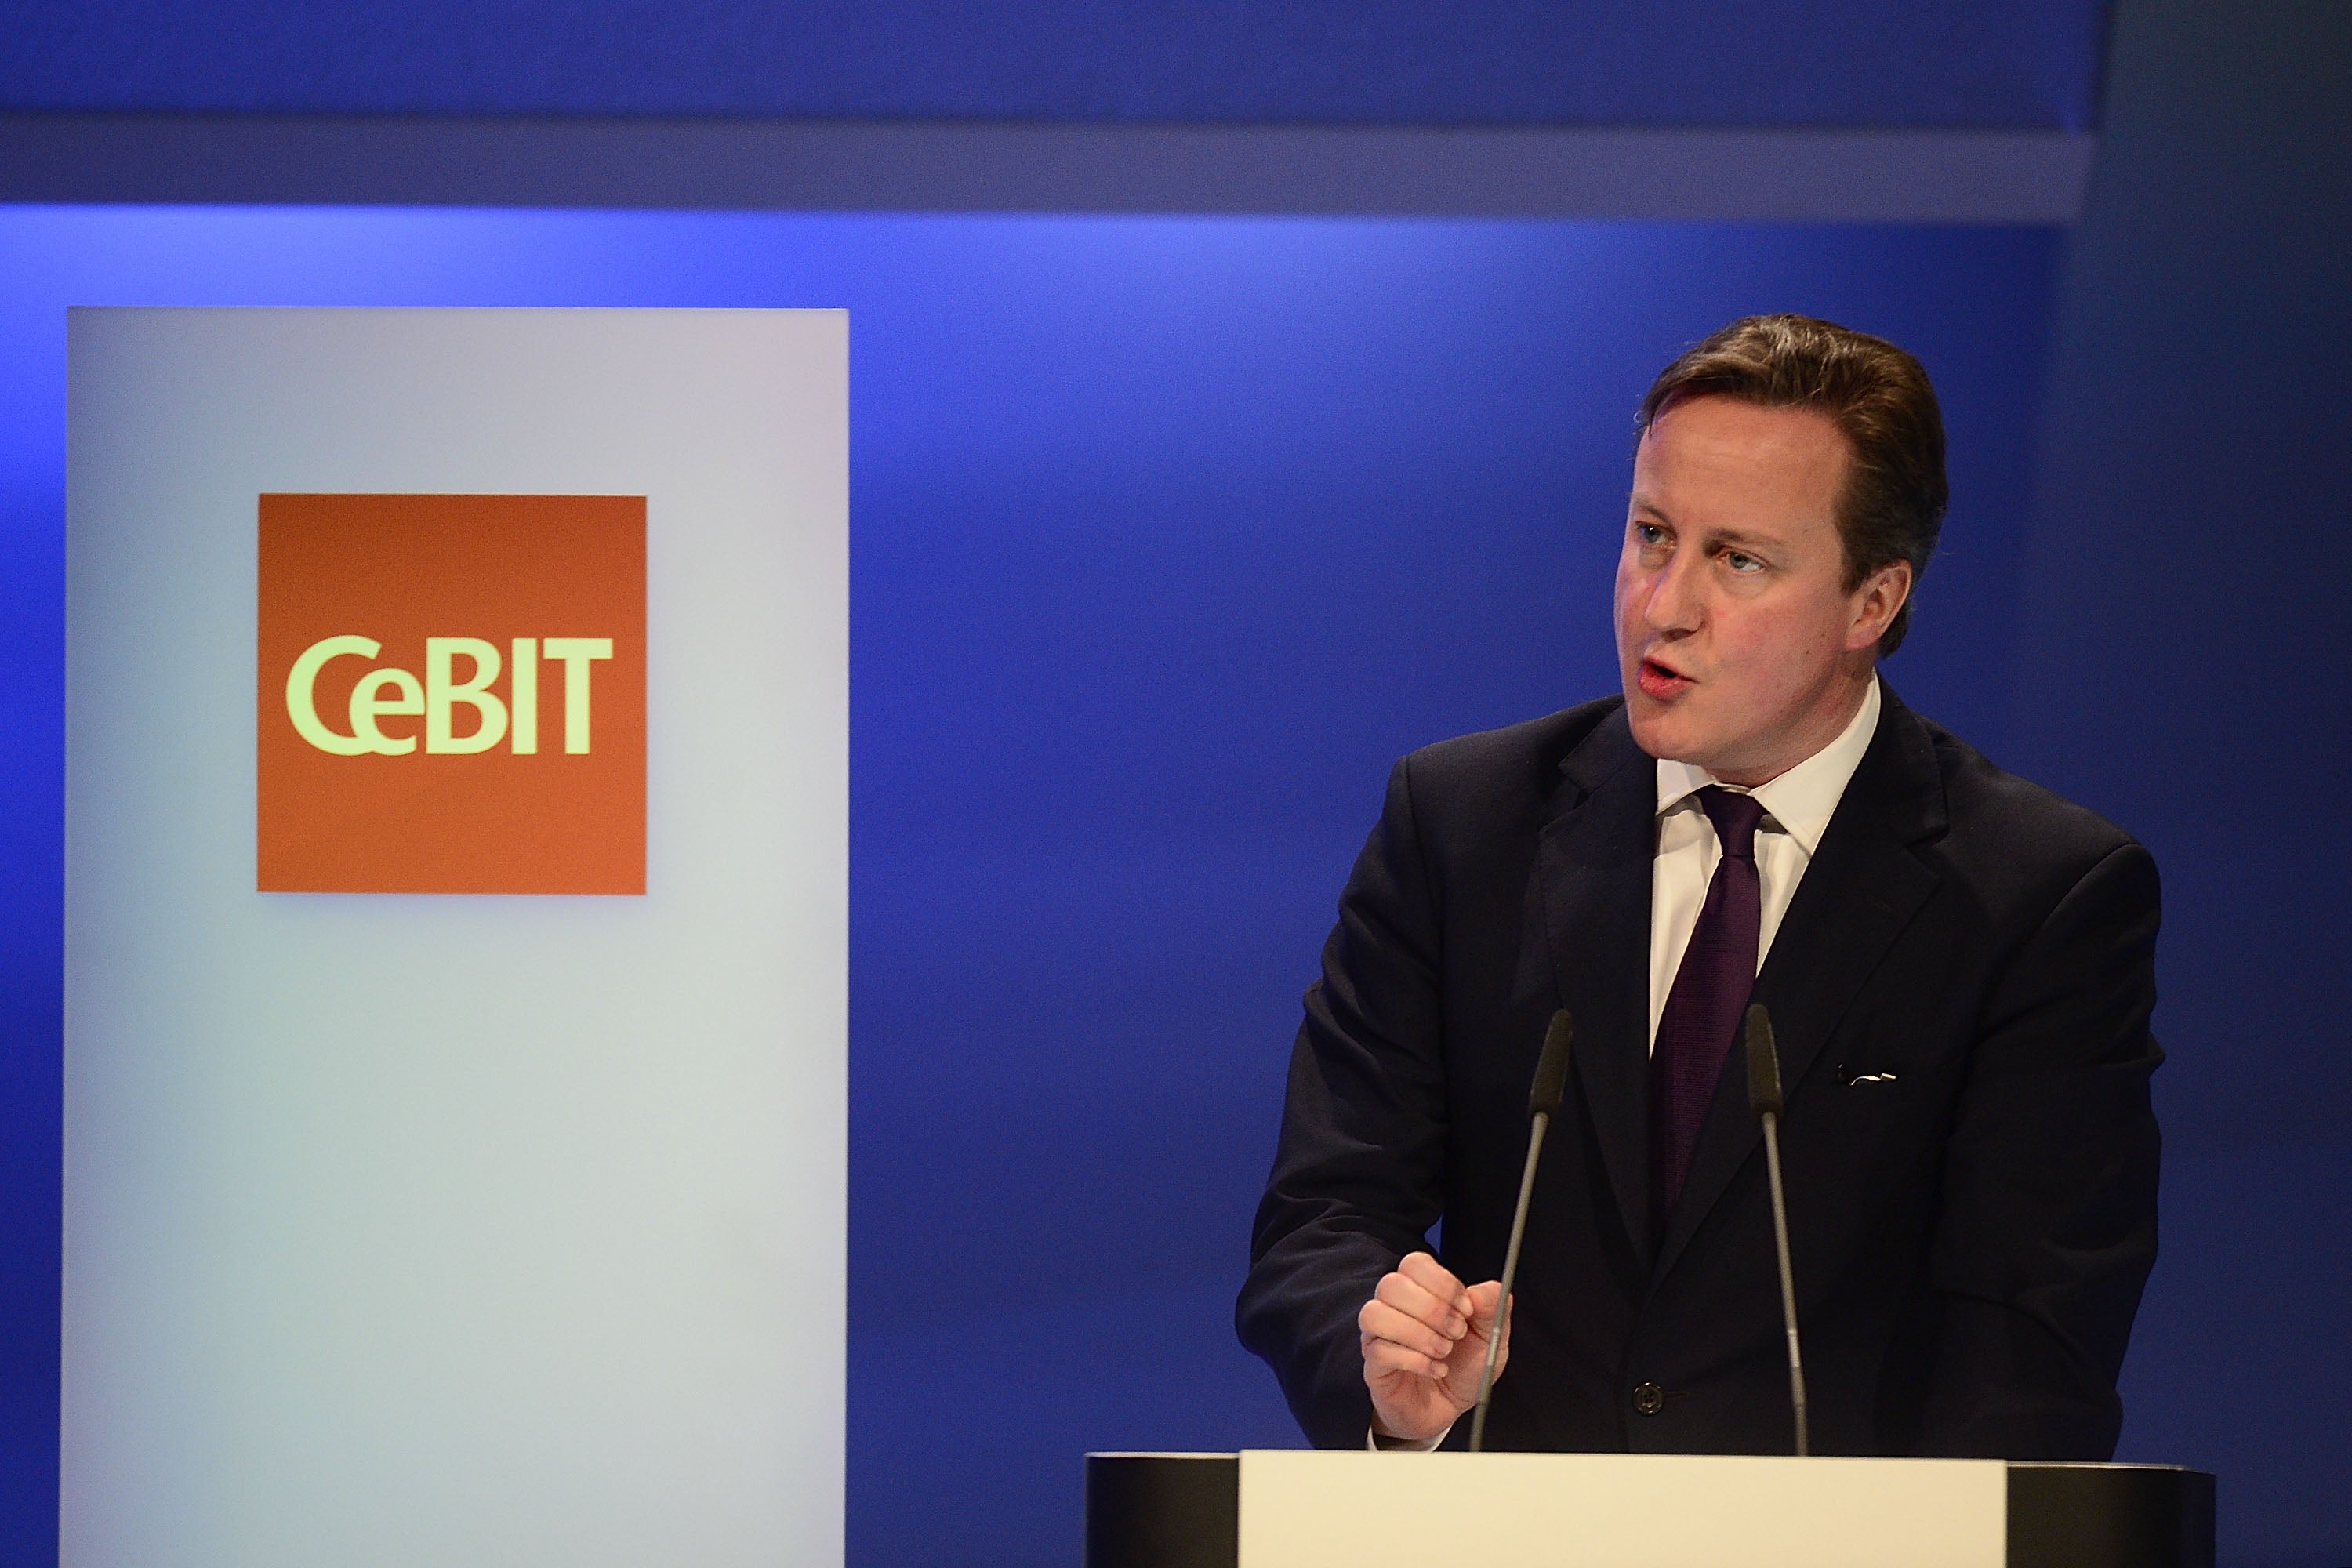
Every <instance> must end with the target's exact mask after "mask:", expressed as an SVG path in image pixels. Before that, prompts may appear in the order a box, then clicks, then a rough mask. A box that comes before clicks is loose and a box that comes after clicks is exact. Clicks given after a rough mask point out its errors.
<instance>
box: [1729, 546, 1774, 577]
mask: <svg viewBox="0 0 2352 1568" xmlns="http://www.w3.org/2000/svg"><path fill="white" fill-rule="evenodd" d="M1723 559H1724V561H1725V563H1727V565H1729V566H1730V568H1731V569H1732V570H1733V571H1734V572H1761V571H1763V570H1764V563H1762V562H1761V561H1759V560H1757V559H1756V557H1754V556H1753V555H1746V554H1742V553H1741V552H1738V551H1737V550H1727V551H1725V552H1723Z"/></svg>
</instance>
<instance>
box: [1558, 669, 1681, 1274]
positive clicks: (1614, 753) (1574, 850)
mask: <svg viewBox="0 0 2352 1568" xmlns="http://www.w3.org/2000/svg"><path fill="white" fill-rule="evenodd" d="M1657 801H1658V792H1657V772H1656V769H1655V768H1654V766H1653V765H1652V763H1651V760H1650V758H1649V757H1647V756H1645V755H1643V752H1642V751H1641V749H1640V748H1639V747H1637V746H1635V745H1634V744H1633V733H1632V731H1630V730H1629V729H1628V727H1627V725H1626V722H1625V713H1624V710H1622V708H1621V709H1619V710H1617V711H1616V712H1614V713H1612V714H1611V715H1610V716H1609V718H1608V719H1606V720H1604V721H1602V722H1601V725H1600V726H1599V727H1598V728H1596V729H1595V730H1594V731H1592V733H1591V734H1590V735H1588V736H1587V737H1586V738H1585V739H1584V741H1583V742H1581V743H1580V744H1579V745H1578V746H1577V748H1576V749H1575V750H1574V751H1573V752H1570V753H1569V755H1568V758H1567V760H1566V761H1564V762H1563V763H1561V764H1560V782H1559V786H1558V789H1557V793H1556V794H1555V795H1554V797H1553V800H1552V802H1551V805H1552V816H1551V818H1550V819H1549V821H1548V822H1547V823H1546V824H1545V826H1544V828H1543V832H1542V835H1541V837H1540V839H1539V840H1538V876H1539V877H1540V879H1541V881H1542V887H1543V899H1544V925H1545V936H1546V938H1547V940H1548V942H1549V947H1550V951H1551V963H1552V972H1553V976H1554V980H1555V984H1557V985H1558V987H1559V997H1560V1005H1562V1006H1564V1007H1566V1008H1567V1009H1568V1011H1569V1016H1570V1017H1571V1018H1573V1019H1574V1020H1575V1023H1576V1043H1575V1045H1574V1047H1572V1050H1571V1057H1572V1058H1573V1061H1574V1064H1575V1070H1576V1077H1577V1082H1578V1085H1579V1087H1580V1089H1581V1091H1582V1095H1583V1100H1584V1103H1585V1105H1586V1107H1587V1108H1588V1109H1589V1110H1590V1112H1591V1118H1592V1135H1593V1139H1594V1141H1595V1142H1597V1143H1598V1145H1599V1147H1600V1150H1601V1163H1603V1164H1604V1165H1605V1166H1606V1167H1607V1168H1608V1172H1609V1181H1610V1184H1611V1186H1612V1188H1613V1189H1614V1191H1615V1194H1616V1198H1617V1205H1618V1210H1619V1213H1620V1214H1621V1215H1622V1217H1623V1219H1624V1222H1625V1232H1626V1235H1627V1237H1629V1238H1630V1239H1631V1241H1632V1243H1633V1249H1634V1251H1635V1252H1636V1254H1645V1253H1646V1252H1647V1251H1648V1250H1649V1222H1648V1219H1647V1217H1646V1216H1647V1215H1648V1212H1649V1116H1648V1112H1647V1110H1646V1106H1647V1103H1648V1089H1647V1087H1646V1080H1647V1079H1648V1076H1649V1034H1650V968H1649V963H1650V859H1651V855H1652V853H1653V850H1654V835H1655V817H1656V815H1657Z"/></svg>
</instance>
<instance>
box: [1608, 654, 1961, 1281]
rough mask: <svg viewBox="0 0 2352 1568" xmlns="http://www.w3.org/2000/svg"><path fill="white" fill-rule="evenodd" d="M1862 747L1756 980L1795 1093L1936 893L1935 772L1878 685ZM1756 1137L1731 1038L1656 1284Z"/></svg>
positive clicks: (1939, 797)
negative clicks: (1926, 850)
mask: <svg viewBox="0 0 2352 1568" xmlns="http://www.w3.org/2000/svg"><path fill="white" fill-rule="evenodd" d="M1945 823H1946V817H1945V815H1944V795H1943V777H1942V774H1941V773H1940V772H1939V771H1938V770H1937V766H1936V760H1935V754H1934V750H1933V744H1932V742H1930V741H1929V740H1928V737H1927V729H1926V727H1925V726H1924V725H1922V724H1921V723H1920V721H1919V720H1918V718H1917V716H1916V715H1915V714H1913V713H1912V712H1911V710H1909V709H1907V708H1906V707H1904V706H1903V705H1902V703H1901V702H1899V701H1898V700H1895V693H1894V690H1893V689H1891V688H1889V689H1885V710H1884V712H1883V713H1882V714H1881V716H1880V719H1879V724H1878V732H1877V734H1876V735H1875V736H1874V738H1873V739H1872V741H1871V744H1870V749H1869V750H1868V751H1867V752H1864V754H1863V759H1862V763H1861V765H1860V766H1858V767H1857V768H1855V769H1854V774H1853V779H1852V781H1850V782H1849V783H1848V784H1847V785H1846V790H1845V795H1844V796H1843V798H1842V799H1841V800H1840V801H1839V802H1838V808H1837V811H1836V814H1835V815H1834V816H1832V817H1831V819H1830V825H1829V827H1828V829H1827V830H1826V831H1825V832H1823V834H1822V841H1821V844H1820V846H1819V847H1817V848H1816V850H1815V851H1814V854H1813V859H1812V863H1811V865H1810V866H1809V867H1808V868H1806V870H1805V876H1804V880H1802V881H1801V882H1800V883H1798V885H1797V893H1796V897H1795V898H1794V899H1793V900H1790V905H1789V910H1788V913H1787V914H1786V915H1784V916H1783V917H1782V918H1781V921H1780V931H1779V932H1778V933H1777V934H1776V935H1775V936H1774V937H1773V939H1772V951H1771V952H1770V954H1769V956H1768V957H1767V958H1766V960H1765V963H1764V968H1763V970H1762V972H1761V973H1759V974H1758V975H1757V977H1756V1000H1757V1001H1759V1002H1761V1003H1763V1004H1764V1005H1765V1007H1766V1009H1767V1010H1768V1011H1769V1013H1770V1014H1771V1016H1772V1033H1773V1036H1774V1038H1775V1044H1776V1045H1777V1046H1778V1047H1779V1052H1780V1080H1781V1082H1782V1083H1783V1084H1785V1085H1786V1086H1787V1087H1788V1089H1789V1090H1790V1093H1792V1094H1793V1093H1794V1092H1795V1090H1796V1089H1797V1086H1798V1085H1799V1084H1800V1083H1801V1082H1802V1081H1803V1079H1804V1077H1805V1074H1806V1072H1807V1071H1808V1070H1809V1069H1810V1068H1811V1067H1812V1065H1813V1062H1814V1059H1815V1058H1818V1057H1819V1056H1820V1055H1821V1052H1822V1047H1823V1046H1824V1045H1826V1044H1827V1043H1828V1042H1829V1037H1830V1036H1831V1035H1832V1033H1833V1032H1834V1031H1835V1030H1836V1028H1837V1026H1838V1023H1839V1021H1840V1020H1841V1019H1843V1017H1844V1016H1845V1014H1846V1010H1847V1009H1848V1008H1849V1007H1851V1006H1852V1005H1853V1000H1854V998H1855V996H1856V995H1858V994H1860V993H1861V990H1862V987H1863V984H1864V982H1865V981H1867V980H1868V979H1869V978H1870V975H1871V972H1872V971H1873V970H1874V969H1876V968H1877V967H1878V963H1879V961H1880V959H1882V958H1884V957H1885V954H1886V950H1887V949H1888V948H1889V947H1891V946H1892V945H1894V942H1895V939H1896V938H1897V937H1899V936H1900V935H1901V934H1902V933H1903V930H1904V928H1905V927H1906V926H1907V925H1908V924H1909V923H1910V921H1911V917H1912V916H1913V915H1915V914H1916V913H1917V912H1918V909H1919V906H1920V905H1921V904H1922V903H1924V902H1926V901H1927V896H1928V895H1929V894H1930V893H1932V892H1934V891H1935V889H1936V886H1937V881H1938V879H1937V875H1936V873H1935V872H1934V871H1932V870H1930V869H1929V868H1927V865H1926V863H1925V862H1923V861H1922V860H1921V859H1920V858H1919V857H1918V856H1917V855H1916V854H1914V853H1913V852H1912V850H1911V846H1912V845H1913V844H1914V843H1916V842H1918V841H1919V840H1921V839H1923V838H1928V837H1935V836H1936V835H1937V834H1940V833H1941V832H1942V831H1943V829H1944V826H1945ZM1760 1142H1763V1132H1762V1130H1761V1128H1760V1127H1759V1124H1758V1122H1757V1120H1756V1118H1755V1117H1754V1116H1753V1115H1751V1114H1749V1112H1748V1075H1747V1063H1746V1058H1745V1055H1744V1053H1743V1052H1742V1050H1741V1048H1740V1047H1738V1046H1737V1045H1735V1046H1734V1047H1732V1051H1731V1054H1730V1056H1729V1057H1728V1058H1727V1059H1726V1061H1725V1063H1724V1072H1723V1077H1722V1079H1720V1080H1718V1081H1717V1085H1716V1094H1715V1099H1714V1100H1713V1101H1712V1103H1711V1104H1710V1105H1709V1106H1708V1108H1707V1114H1706V1122H1705V1124H1704V1125H1703V1126H1702V1127H1701V1128H1700V1130H1699V1140H1698V1146H1697V1148H1696V1150H1695V1151H1693V1152H1692V1155H1691V1168H1690V1173H1689V1175H1688V1176H1687V1177H1685V1180H1684V1183H1683V1195H1682V1199H1681V1201H1680V1203H1679V1204H1678V1205H1676V1207H1675V1216H1674V1220H1673V1223H1672V1224H1671V1225H1670V1226H1668V1227H1667V1230H1666V1235H1665V1238H1664V1241H1663V1243H1662V1244H1661V1245H1660V1247H1659V1250H1658V1258H1657V1262H1656V1267H1655V1269H1654V1274H1653V1279H1654V1280H1655V1279H1664V1277H1665V1274H1666V1271H1667V1270H1668V1269H1670V1268H1673V1267H1674V1264H1675V1258H1679V1257H1680V1256H1681V1255H1682V1250H1683V1248H1684V1247H1685V1246H1686V1245H1687V1244H1688V1243H1689V1241H1690V1238H1691V1237H1692V1235H1693V1234H1694V1233H1695V1232H1696V1230H1697V1229H1698V1226H1699V1225H1700V1224H1701V1223H1702V1222H1703V1221H1704V1220H1705V1219H1706V1215H1707V1212H1708V1210H1710V1209H1712V1208H1713V1207H1714V1206H1715V1204H1716V1201H1717V1199H1719V1198H1720V1197H1722V1195H1723V1194H1724V1190H1725V1189H1726V1188H1727V1187H1728V1186H1729V1185H1730V1184H1731V1180H1732V1177H1733V1176H1735V1175H1736V1174H1737V1173H1738V1171H1739V1168H1740V1166H1741V1165H1742V1164H1743V1163H1746V1162H1747V1161H1748V1158H1749V1157H1750V1156H1751V1155H1753V1154H1754V1152H1755V1151H1756V1147H1757V1145H1758V1144H1759V1143H1760Z"/></svg>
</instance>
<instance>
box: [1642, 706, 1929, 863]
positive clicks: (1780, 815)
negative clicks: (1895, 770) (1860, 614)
mask: <svg viewBox="0 0 2352 1568" xmlns="http://www.w3.org/2000/svg"><path fill="white" fill-rule="evenodd" d="M1882 705H1883V704H1882V703H1881V701H1880V700H1879V695H1878V678H1877V677H1876V676H1875V675H1874V676H1872V677H1871V679H1870V688H1869V689H1868V690H1866V691H1864V693H1863V695H1862V706H1861V707H1860V708H1858V709H1856V710H1854V715H1853V718H1852V719H1850V720H1848V721H1846V726H1845V728H1844V729H1843V730H1842V731H1839V732H1838V738H1837V739H1836V740H1834V741H1832V742H1830V743H1829V744H1828V745H1826V746H1823V747H1822V749H1821V750H1820V751H1818V752H1814V753H1813V754H1812V755H1811V756H1810V757H1807V758H1806V759H1805V760H1804V761H1803V762H1801V763H1798V764H1797V765H1796V766H1795V767H1793V768H1790V770H1789V771H1788V772H1787V773H1782V774H1780V776H1779V777H1778V778H1776V779H1773V780H1772V781H1771V782H1770V783H1769V784H1759V785H1757V786H1756V787H1755V788H1754V789H1752V790H1748V791H1746V792H1745V793H1746V794H1748V795H1754V796H1755V797H1756V798H1757V799H1758V800H1759V801H1760V802H1762V803H1763V806H1764V811H1765V815H1767V816H1769V817H1771V819H1772V820H1773V821H1774V822H1776V823H1778V824H1779V825H1780V831H1781V832H1783V833H1785V834H1787V835H1788V836H1789V837H1791V838H1793V839H1795V840H1796V841H1797V847H1799V848H1801V849H1802V850H1803V851H1804V852H1805V854H1806V856H1807V857H1808V858H1811V855H1812V853H1813V849H1814V847H1815V846H1817V845H1819V844H1820V843H1821V841H1822V834H1823V833H1825V832H1827V831H1828V830H1829V826H1830V818H1831V817H1832V816H1834V815H1836V813H1837V807H1838V802H1839V801H1840V800H1841V799H1843V797H1844V795H1845V786H1846V784H1847V783H1848V782H1849V781H1851V780H1852V779H1853V770H1854V769H1856V768H1858V767H1860V766H1861V765H1862V754H1863V753H1864V752H1866V751H1868V750H1870V738H1871V737H1872V736H1873V735H1874V734H1876V733H1877V732H1878V712H1879V709H1880V708H1881V706H1882ZM1716 782H1717V780H1716V777H1715V775H1714V774H1713V773H1708V772H1707V771H1706V769H1705V768H1702V767H1697V766H1696V765H1694V764H1692V763H1677V762H1674V761H1671V760H1669V759H1667V758H1664V757H1660V758H1659V759H1658V815H1659V816H1664V815H1665V814H1666V813H1667V812H1669V811H1672V810H1673V809H1674V808H1675V807H1676V806H1678V805H1681V804H1682V803H1683V802H1684V801H1685V800H1688V799H1689V798H1690V797H1691V796H1692V795H1694V794H1696V793H1697V792H1698V791H1699V790H1700V789H1702V788H1704V787H1706V785H1708V784H1714V783H1716ZM1723 787H1724V788H1726V789H1734V790H1736V789H1738V788H1739V786H1738V784H1726V785H1724V786H1723Z"/></svg>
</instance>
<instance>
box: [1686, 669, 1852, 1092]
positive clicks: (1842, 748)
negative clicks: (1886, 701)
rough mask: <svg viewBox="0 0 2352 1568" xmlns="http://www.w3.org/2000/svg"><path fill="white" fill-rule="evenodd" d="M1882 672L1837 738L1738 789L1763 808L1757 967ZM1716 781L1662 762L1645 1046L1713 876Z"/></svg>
mask: <svg viewBox="0 0 2352 1568" xmlns="http://www.w3.org/2000/svg"><path fill="white" fill-rule="evenodd" d="M1879 706H1880V704H1879V698H1878V680H1877V678H1876V677H1875V676H1874V677H1872V679H1871V682H1870V688H1869V689H1868V690H1866V691H1864V693H1863V697H1862V706H1861V707H1860V708H1857V709H1855V710H1854V714H1853V718H1852V719H1851V720H1849V721H1847V723H1846V727H1845V728H1844V729H1843V730H1842V731H1839V733H1838V738H1837V739H1836V740H1834V741H1832V742H1830V743H1829V744H1828V745H1826V746H1823V747H1822V749H1821V750H1820V751H1818V752H1814V753H1813V754H1812V755H1811V756H1810V757H1807V758H1806V759H1805V760H1804V761H1803V762H1801V763H1798V764H1797V765H1796V766H1795V767H1793V768H1790V770H1789V771H1788V772H1787V773H1782V774H1781V775H1780V777H1778V778H1776V779H1774V780H1772V781H1771V782H1770V783H1769V784H1759V785H1757V786H1756V787H1755V788H1754V789H1744V788H1742V787H1741V786H1740V785H1738V784H1725V785H1723V787H1724V788H1725V789H1727V790H1731V791H1734V792H1736V793H1738V794H1740V795H1754V796H1755V797H1756V798H1757V800H1758V801H1759V802H1760V803H1761V804H1762V805H1763V807H1764V820H1763V823H1762V824H1761V825H1760V826H1759V827H1758V829H1757V832H1756V879H1757V880H1758V882H1759V883H1760V884H1761V891H1762V894H1763V900H1764V910H1763V913H1764V923H1763V926H1762V928H1761V929H1760V930H1759V932H1758V935H1757V942H1756V967H1757V968H1759V969H1762V968H1763V967H1764V955H1765V954H1766V953H1768V952H1771V951H1772V938H1773V935H1774V934H1775V933H1776V932H1778V931H1780V917H1781V916H1783V915H1785V914H1787V913H1788V912H1789V901H1790V900H1791V899H1793V898H1795V897H1796V896H1797V884H1798V883H1799V882H1801V881H1802V880H1803V879H1804V875H1805V868H1807V867H1808V866H1811V864H1812V863H1813V851H1814V850H1815V849H1817V848H1819V847H1821V842H1822V833H1823V832H1825V831H1826V830H1827V829H1828V827H1829V825H1830V818H1831V817H1832V816H1834V815H1836V812H1837V807H1838V802H1839V801H1840V800H1842V799H1843V798H1844V796H1845V786H1846V784H1847V782H1848V781H1849V780H1851V779H1852V778H1853V770H1854V769H1855V768H1857V767H1859V766H1861V765H1862V754H1863V752H1866V751H1868V750H1870V738H1871V737H1872V736H1873V735H1874V734H1876V733H1877V732H1878V710H1879ZM1714 783H1716V778H1715V775H1714V774H1712V773H1708V772H1707V771H1706V769H1705V768H1701V767H1694V766H1693V765H1691V764H1690V763H1672V762H1667V761H1665V760H1664V759H1663V758H1661V759H1660V760H1659V763H1658V849H1657V854H1656V857H1655V858H1653V859H1652V860H1651V862H1650V1045H1651V1047H1652V1048H1655V1047H1656V1046H1657V1043H1658V1019H1659V1018H1660V1017H1661V1016H1664V1013H1665V1010H1666V994H1667V993H1668V992H1670V991H1672V990H1673V989H1674V988H1675V971H1676V970H1678V969H1680V968H1681V967H1682V963H1683V950H1684V949H1685V948H1687V947H1689V946H1690V939H1691V932H1692V931H1694V930H1695V929H1696V927H1697V925H1698V914H1699V910H1700V909H1701V908H1703V907H1704V906H1705V905H1706V888H1707V883H1708V882H1709V881H1711V880H1712V879H1714V877H1715V867H1716V862H1717V861H1718V860H1721V859H1722V858H1723V846H1722V844H1721V843H1720V842H1718V841H1717V838H1716V837H1715V824H1714V823H1713V822H1710V821H1709V820H1708V819H1707V815H1706V808H1705V807H1703V806H1701V805H1699V803H1698V792H1699V790H1700V789H1701V788H1702V787H1704V786H1705V785H1707V784H1714Z"/></svg>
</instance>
